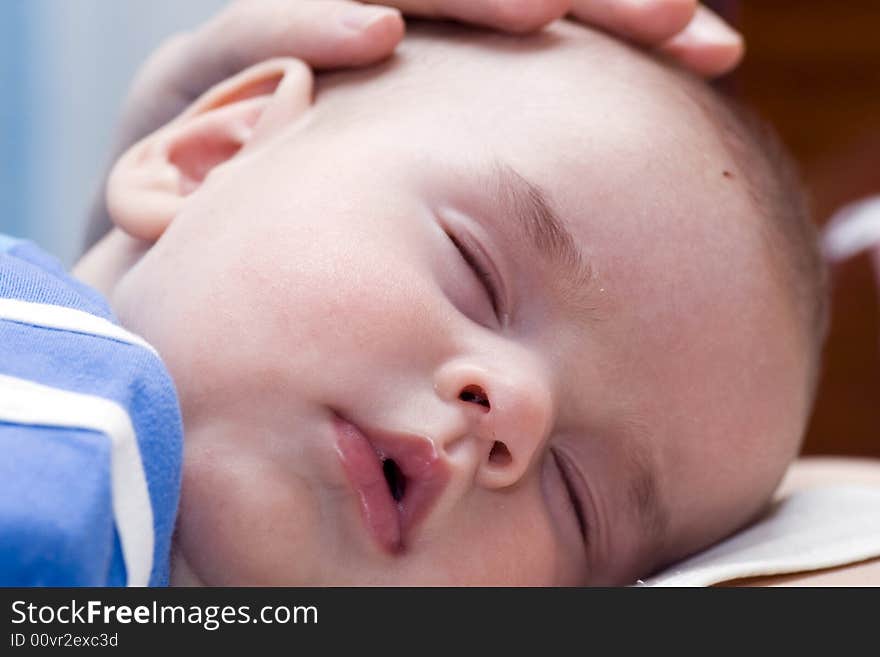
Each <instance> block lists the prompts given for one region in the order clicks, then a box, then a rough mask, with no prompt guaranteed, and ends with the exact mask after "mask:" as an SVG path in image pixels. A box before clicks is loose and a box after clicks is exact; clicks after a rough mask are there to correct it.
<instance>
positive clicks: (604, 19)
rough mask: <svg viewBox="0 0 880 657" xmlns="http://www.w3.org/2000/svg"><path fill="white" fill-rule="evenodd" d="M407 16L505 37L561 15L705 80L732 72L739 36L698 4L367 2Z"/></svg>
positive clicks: (686, 0) (682, 0) (625, 0)
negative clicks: (656, 53)
mask: <svg viewBox="0 0 880 657" xmlns="http://www.w3.org/2000/svg"><path fill="white" fill-rule="evenodd" d="M368 1H370V2H375V3H377V4H383V5H391V6H394V7H397V8H398V9H400V10H401V11H403V12H404V13H405V14H408V15H412V16H425V17H436V18H452V19H455V20H460V21H463V22H467V23H476V24H479V25H485V26H487V27H492V28H496V29H500V30H503V31H505V32H514V33H522V32H530V31H533V30H536V29H539V28H540V27H542V26H544V25H546V24H547V23H549V22H551V21H552V20H554V19H556V18H559V17H560V16H562V15H563V14H566V13H567V14H568V15H570V16H571V17H572V18H575V19H577V20H579V21H581V22H582V23H585V24H587V25H592V26H593V27H598V28H600V29H602V30H605V31H606V32H608V33H610V34H613V35H614V36H617V37H620V38H622V39H626V40H628V41H633V42H635V43H638V44H640V45H642V46H645V47H647V48H654V49H659V50H660V51H662V52H664V53H666V54H667V55H669V56H670V57H671V58H673V59H674V60H676V61H678V63H679V64H681V65H682V66H684V67H685V68H688V69H691V70H692V71H694V72H695V73H697V74H699V75H702V76H704V77H716V76H719V75H722V74H724V73H727V72H728V71H730V70H731V69H733V68H734V67H735V66H736V65H737V64H738V63H739V61H740V59H742V55H743V51H744V47H743V40H742V37H741V36H740V34H739V33H738V32H736V31H735V30H734V29H733V28H731V27H730V26H729V25H727V23H725V22H724V21H723V20H721V19H720V18H719V17H718V16H717V15H716V14H714V13H713V12H712V11H710V10H709V9H707V8H705V7H703V6H702V5H700V4H699V2H697V0H368Z"/></svg>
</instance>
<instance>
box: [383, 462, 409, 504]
mask: <svg viewBox="0 0 880 657" xmlns="http://www.w3.org/2000/svg"><path fill="white" fill-rule="evenodd" d="M380 458H381V457H380ZM382 472H383V473H384V474H385V481H386V482H387V483H388V491H389V492H390V493H391V497H393V498H394V501H395V502H400V501H401V500H402V499H403V494H404V493H405V492H406V475H405V474H403V472H402V471H401V469H400V468H399V467H398V465H397V463H395V462H394V459H382Z"/></svg>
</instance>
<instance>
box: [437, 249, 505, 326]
mask: <svg viewBox="0 0 880 657" xmlns="http://www.w3.org/2000/svg"><path fill="white" fill-rule="evenodd" d="M446 234H447V236H448V237H449V239H450V241H452V243H453V245H454V246H455V248H456V249H457V250H458V252H459V253H460V254H461V257H462V258H463V259H464V261H465V262H466V263H467V265H468V267H470V268H471V271H473V272H474V275H475V276H476V277H477V279H479V281H480V283H481V284H482V285H483V287H484V288H485V290H486V293H487V294H488V296H489V300H490V302H491V303H492V311H493V312H494V313H495V317H496V318H497V319H498V320H499V321H503V318H504V317H506V313H505V312H504V309H503V308H502V306H501V293H500V282H499V281H498V280H497V277H496V276H495V275H493V273H492V272H491V271H489V268H488V267H486V266H484V265H483V264H482V263H481V262H480V261H479V260H478V259H477V257H476V256H475V255H474V253H473V251H474V249H472V248H470V247H469V246H468V243H467V240H466V239H461V238H459V237H458V236H456V235H455V234H454V233H452V232H450V231H446ZM477 250H479V251H482V250H481V249H477ZM481 255H482V254H481Z"/></svg>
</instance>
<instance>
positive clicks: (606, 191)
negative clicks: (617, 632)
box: [84, 22, 823, 585]
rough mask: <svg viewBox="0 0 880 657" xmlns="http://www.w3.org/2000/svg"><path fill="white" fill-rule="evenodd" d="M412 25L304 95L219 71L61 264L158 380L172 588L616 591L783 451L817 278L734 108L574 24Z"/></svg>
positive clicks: (805, 360)
mask: <svg viewBox="0 0 880 657" xmlns="http://www.w3.org/2000/svg"><path fill="white" fill-rule="evenodd" d="M410 32H411V33H410V35H409V36H408V37H407V39H406V41H405V43H404V44H403V45H402V47H401V48H400V51H399V54H398V55H397V56H396V57H395V58H394V59H393V60H391V61H390V62H388V63H386V64H384V65H382V66H380V67H376V68H373V69H369V70H364V71H355V72H340V73H334V74H328V75H326V76H322V77H319V78H318V79H317V83H316V87H315V92H316V94H315V98H314V104H311V102H310V98H311V86H310V85H311V78H310V75H309V74H308V72H307V71H306V70H305V69H304V67H301V66H298V65H297V64H296V63H295V62H290V61H277V62H269V63H267V64H264V65H262V66H261V67H258V68H256V69H252V70H250V71H248V72H245V73H244V74H241V75H240V76H238V77H237V78H233V79H232V80H230V81H228V82H227V83H226V84H225V86H223V87H222V88H220V89H215V90H214V91H213V92H212V93H211V94H210V95H209V96H208V97H206V98H204V99H203V100H202V101H201V102H200V104H198V105H197V106H196V107H194V108H193V109H192V110H190V111H189V112H188V113H187V114H186V115H184V116H182V117H181V118H179V119H177V120H176V121H175V122H174V123H172V124H170V125H169V126H167V127H166V128H164V129H162V130H160V131H159V132H157V133H156V134H154V135H152V136H150V137H148V138H146V139H145V140H144V141H143V142H141V143H140V144H139V145H137V146H136V147H134V148H133V149H132V150H131V151H129V153H128V154H127V155H126V156H125V157H123V158H122V159H121V160H120V162H119V164H118V165H117V167H116V169H115V171H114V173H113V175H112V177H111V180H110V184H109V202H110V208H111V214H112V215H113V216H114V220H115V222H116V223H117V225H118V226H119V228H117V229H115V230H114V232H113V233H111V235H110V236H108V237H107V238H105V240H104V241H103V242H102V243H100V244H99V245H98V246H97V247H96V248H95V249H94V250H93V252H92V253H91V254H89V256H87V259H86V261H85V264H84V269H86V270H88V269H92V270H101V271H102V272H103V273H102V276H107V275H110V276H111V278H112V279H113V280H112V282H111V283H110V285H109V286H108V287H107V288H106V289H107V290H108V292H109V295H110V298H111V301H112V305H113V307H114V309H115V310H116V312H117V313H118V315H119V317H120V319H121V321H122V322H123V324H125V325H126V326H127V327H128V328H130V329H132V330H134V331H136V332H138V333H140V334H142V335H143V336H144V337H146V338H147V339H148V340H149V341H150V342H152V344H153V345H155V346H156V347H157V348H158V350H159V352H160V353H161V354H162V355H163V357H164V359H165V361H166V363H167V364H168V367H169V369H170V371H171V373H172V375H173V377H174V379H175V382H176V384H177V386H178V391H179V394H180V398H181V404H182V409H183V413H184V425H185V429H186V437H185V456H184V483H183V492H182V499H181V508H180V515H179V523H178V529H177V534H176V542H175V545H176V560H175V578H176V579H177V580H179V581H184V580H187V579H189V578H195V579H198V580H201V581H205V582H209V583H216V584H234V583H252V584H268V583H272V584H306V585H311V584H317V585H320V584H352V585H358V584H445V583H457V584H579V583H589V584H625V583H631V582H633V581H634V580H635V579H636V578H637V577H640V576H644V575H647V574H648V573H650V571H652V570H653V569H655V568H657V567H659V566H661V565H664V564H666V563H669V562H670V561H672V560H675V559H678V558H681V557H683V556H684V555H686V554H688V553H690V552H693V551H695V550H698V549H700V548H702V547H704V546H706V545H708V544H710V543H711V542H713V541H716V540H718V539H720V538H722V537H724V536H725V535H727V534H729V533H730V532H732V531H734V530H735V529H737V528H738V527H741V526H742V525H743V524H744V523H746V522H748V521H749V520H750V519H752V518H753V517H755V515H756V514H758V513H760V511H761V510H762V508H763V507H764V505H765V504H766V502H767V500H768V499H769V497H770V495H771V493H772V491H773V489H774V488H775V486H776V484H777V482H778V481H779V479H780V477H781V475H782V473H783V471H784V469H785V467H786V465H787V464H788V463H789V462H790V460H791V459H792V458H793V456H794V455H795V454H796V452H797V450H798V447H799V443H800V438H801V436H802V434H803V431H804V427H805V424H806V421H807V418H808V414H809V408H810V405H811V400H812V394H813V386H814V378H815V372H816V368H817V363H818V354H819V348H820V343H821V335H822V331H823V329H822V326H821V324H822V322H821V317H822V312H823V311H822V303H821V299H822V296H821V267H820V266H819V265H818V261H816V260H815V255H814V248H813V246H812V243H811V239H812V235H811V233H810V230H809V222H808V221H807V220H806V218H805V217H804V216H803V213H802V212H800V211H799V210H798V208H799V207H800V205H798V203H799V202H798V201H797V199H796V198H794V197H793V196H792V195H791V193H790V187H789V184H790V183H789V182H788V181H787V179H786V178H785V176H783V175H782V174H780V173H778V172H777V171H776V170H775V169H774V167H773V163H772V162H771V161H770V160H768V159H767V157H766V153H765V151H764V150H763V148H759V147H758V145H757V143H756V142H753V141H752V137H751V136H750V135H751V132H750V131H749V130H748V129H746V128H744V127H743V125H742V124H741V123H740V120H739V119H738V118H737V117H736V116H735V115H734V114H733V113H731V112H729V110H728V109H727V108H726V107H725V105H724V103H722V102H721V101H719V100H718V99H717V98H716V97H715V96H714V95H713V94H712V93H711V92H710V91H709V90H708V88H705V87H703V86H702V84H701V83H698V82H696V81H694V80H691V79H689V78H687V77H685V76H684V75H682V74H679V73H676V72H673V71H671V70H669V69H668V68H666V67H665V66H663V65H660V64H658V63H656V62H654V61H652V60H651V59H649V58H648V57H647V56H644V55H642V54H639V53H637V52H636V51H634V50H632V49H630V48H629V47H627V46H624V45H622V44H620V43H617V42H614V41H612V40H610V39H608V38H607V37H604V36H602V35H600V34H597V33H594V32H591V31H589V30H587V29H585V28H582V27H579V26H576V25H573V24H569V23H562V22H560V23H557V24H554V25H553V26H552V27H551V28H550V29H548V30H546V31H545V32H544V33H543V34H541V35H538V36H533V37H528V38H515V37H505V36H500V35H492V34H487V33H483V32H475V31H469V30H464V29H461V28H453V27H448V26H447V27H430V28H425V27H419V28H417V29H414V28H411V30H410ZM282 76H283V79H282ZM279 81H280V83H279ZM242 144H243V147H241V146H242ZM240 147H241V148H240ZM239 148H240V150H239ZM207 174H210V175H207ZM123 231H124V232H123ZM131 236H133V237H135V238H137V239H132V237H131ZM156 240H157V241H156ZM154 241H155V243H153V242H154Z"/></svg>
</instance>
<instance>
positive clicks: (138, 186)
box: [107, 58, 313, 241]
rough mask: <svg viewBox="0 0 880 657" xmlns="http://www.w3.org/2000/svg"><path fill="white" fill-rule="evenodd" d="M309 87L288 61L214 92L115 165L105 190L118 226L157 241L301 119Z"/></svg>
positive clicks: (308, 77) (302, 70)
mask: <svg viewBox="0 0 880 657" xmlns="http://www.w3.org/2000/svg"><path fill="white" fill-rule="evenodd" d="M312 84H313V78H312V73H311V71H310V69H309V68H308V67H307V66H306V65H305V64H303V63H302V62H301V61H299V60H296V59H289V58H285V59H273V60H269V61H266V62H262V63H260V64H257V65H256V66H253V67H251V68H249V69H247V70H245V71H242V72H241V73H239V74H238V75H236V76H234V77H232V78H230V79H228V80H226V81H224V82H222V83H220V84H218V85H217V86H215V87H213V88H212V89H211V90H209V91H208V92H206V93H205V94H204V95H203V96H202V97H201V98H199V99H198V100H197V101H196V102H195V103H193V105H191V106H190V107H189V108H188V109H187V110H186V111H185V112H183V113H182V114H181V115H180V116H179V117H177V118H176V119H175V120H174V121H172V122H171V123H169V124H168V125H166V126H164V127H163V128H161V129H160V130H158V131H157V132H155V133H153V134H151V135H149V136H147V137H146V138H144V139H143V140H141V141H140V142H138V143H137V144H135V145H134V146H132V147H131V148H130V149H129V150H128V151H127V152H126V153H125V154H124V155H123V156H122V157H121V158H120V159H119V161H118V162H117V163H116V165H115V166H114V168H113V171H112V172H111V174H110V178H109V180H108V182H107V208H108V210H109V213H110V216H111V217H112V219H113V221H114V223H115V224H116V225H117V226H119V227H120V228H122V229H123V230H124V231H125V232H126V233H128V234H129V235H131V236H132V237H135V238H137V239H141V240H147V241H156V240H157V239H159V237H160V236H161V235H162V233H163V232H164V231H165V229H166V228H167V227H168V225H169V224H170V223H171V221H172V220H173V219H174V217H175V216H177V214H178V213H179V212H180V210H181V208H182V206H183V204H184V202H185V200H186V197H187V196H188V195H190V194H192V193H193V192H194V191H195V190H197V189H198V188H199V187H201V185H202V184H203V183H204V181H205V179H206V178H207V176H208V175H209V174H210V173H211V172H212V171H213V170H215V169H216V168H217V167H219V166H221V165H223V164H225V163H226V162H229V161H231V160H232V159H234V158H235V157H236V155H238V154H239V153H240V152H242V151H245V150H251V149H253V148H255V147H257V146H258V145H259V144H261V143H263V142H264V141H265V140H267V139H268V138H270V137H271V136H272V135H274V134H276V133H277V132H278V131H279V130H280V129H281V128H282V127H284V126H287V125H289V124H290V123H291V122H292V121H294V120H295V119H297V118H298V117H300V116H301V115H302V114H304V112H305V111H306V110H307V109H308V107H309V106H310V105H311V101H312Z"/></svg>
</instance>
